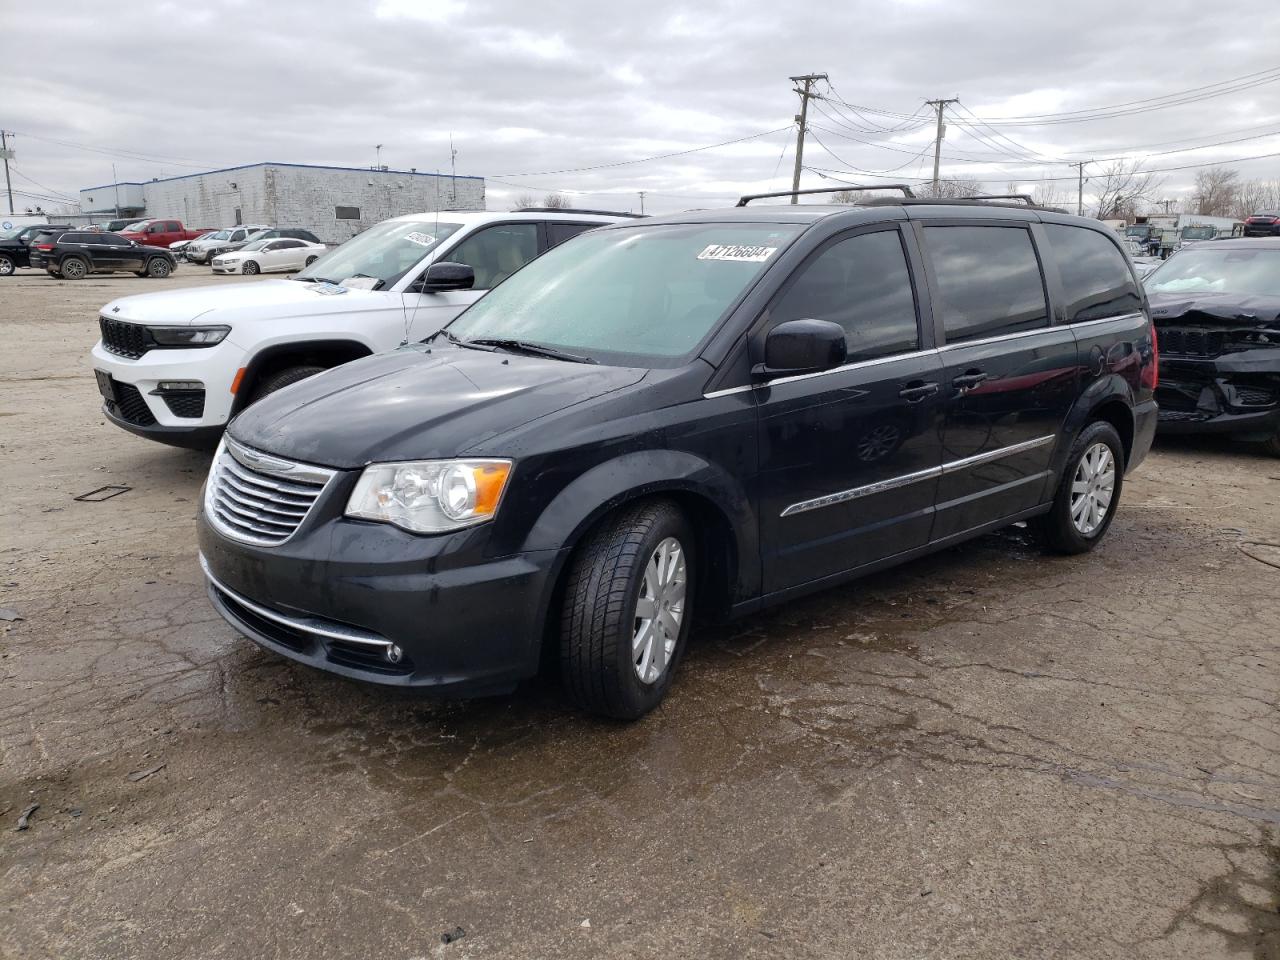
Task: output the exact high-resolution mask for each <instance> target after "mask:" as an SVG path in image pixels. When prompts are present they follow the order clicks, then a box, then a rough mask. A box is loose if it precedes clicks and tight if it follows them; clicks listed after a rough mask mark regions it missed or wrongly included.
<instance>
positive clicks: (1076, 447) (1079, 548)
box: [1031, 420, 1125, 554]
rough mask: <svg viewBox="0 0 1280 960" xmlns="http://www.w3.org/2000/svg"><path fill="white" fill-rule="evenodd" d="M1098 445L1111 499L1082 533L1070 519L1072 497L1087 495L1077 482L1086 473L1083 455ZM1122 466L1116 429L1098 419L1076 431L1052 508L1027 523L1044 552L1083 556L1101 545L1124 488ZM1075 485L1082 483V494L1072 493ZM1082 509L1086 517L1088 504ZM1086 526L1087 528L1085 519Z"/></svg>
mask: <svg viewBox="0 0 1280 960" xmlns="http://www.w3.org/2000/svg"><path fill="white" fill-rule="evenodd" d="M1098 444H1103V445H1105V446H1106V447H1107V448H1108V450H1109V451H1110V454H1111V467H1112V474H1113V475H1112V478H1111V483H1112V486H1111V499H1110V500H1109V501H1108V503H1107V505H1106V510H1105V512H1104V513H1103V514H1102V516H1101V521H1100V522H1099V523H1097V525H1096V526H1095V527H1093V528H1092V529H1088V530H1082V529H1081V528H1080V527H1078V526H1077V525H1076V522H1075V520H1073V519H1072V506H1073V504H1072V498H1073V496H1074V495H1076V494H1077V493H1079V494H1081V495H1082V496H1086V497H1087V496H1088V492H1089V489H1090V488H1089V481H1087V480H1082V479H1081V477H1082V476H1084V474H1083V473H1082V471H1086V470H1087V468H1086V467H1085V466H1084V465H1083V464H1082V461H1083V460H1084V459H1085V456H1086V454H1088V453H1090V452H1091V451H1093V450H1094V449H1095V447H1097V445H1098ZM1124 463H1125V458H1124V444H1123V443H1121V441H1120V434H1118V433H1116V428H1115V427H1113V426H1112V425H1111V424H1109V423H1106V422H1105V421H1102V420H1095V421H1094V422H1093V423H1091V424H1089V425H1088V426H1087V427H1085V428H1084V429H1083V430H1082V431H1080V435H1079V436H1078V437H1076V441H1075V443H1073V444H1072V445H1071V452H1070V453H1069V454H1068V456H1067V466H1066V468H1065V469H1064V470H1063V472H1062V478H1061V479H1060V480H1059V481H1058V490H1057V493H1055V494H1054V498H1053V507H1052V508H1051V509H1050V510H1049V512H1048V513H1046V514H1044V515H1043V516H1040V517H1036V518H1035V520H1033V521H1032V523H1031V527H1032V528H1033V529H1034V530H1035V532H1036V533H1037V534H1038V535H1039V537H1040V540H1041V542H1042V543H1043V544H1044V546H1045V547H1046V549H1048V550H1051V551H1053V552H1055V553H1068V554H1070V553H1087V552H1088V551H1090V550H1092V549H1093V548H1094V547H1096V546H1097V545H1098V543H1099V542H1101V540H1102V538H1103V537H1104V536H1105V535H1106V533H1107V530H1108V529H1109V528H1110V527H1111V521H1112V519H1114V517H1115V515H1116V508H1117V507H1118V506H1120V494H1121V491H1122V489H1123V487H1124ZM1078 474H1079V476H1078ZM1077 482H1081V483H1084V484H1085V490H1084V491H1083V493H1081V491H1076V490H1075V487H1076V484H1077ZM1077 505H1079V501H1077ZM1084 506H1085V511H1086V512H1085V516H1086V517H1087V510H1088V505H1087V504H1085V505H1084ZM1086 526H1088V521H1087V520H1086Z"/></svg>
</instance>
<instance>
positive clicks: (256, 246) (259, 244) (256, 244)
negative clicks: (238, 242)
mask: <svg viewBox="0 0 1280 960" xmlns="http://www.w3.org/2000/svg"><path fill="white" fill-rule="evenodd" d="M270 242H271V241H270V240H254V241H253V242H252V243H246V244H245V245H244V246H243V247H241V248H240V252H241V253H248V252H250V251H251V250H261V249H262V248H263V247H265V246H266V245H267V244H268V243H270Z"/></svg>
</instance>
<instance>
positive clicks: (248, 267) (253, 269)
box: [243, 260, 262, 277]
mask: <svg viewBox="0 0 1280 960" xmlns="http://www.w3.org/2000/svg"><path fill="white" fill-rule="evenodd" d="M261 272H262V271H261V270H260V269H259V268H258V264H257V261H254V260H246V261H245V262H244V268H243V273H244V275H245V276H246V277H253V276H257V275H258V274H259V273H261Z"/></svg>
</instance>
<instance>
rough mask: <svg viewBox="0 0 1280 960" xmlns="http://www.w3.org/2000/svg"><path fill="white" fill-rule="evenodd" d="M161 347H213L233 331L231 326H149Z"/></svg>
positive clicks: (155, 340) (153, 338)
mask: <svg viewBox="0 0 1280 960" xmlns="http://www.w3.org/2000/svg"><path fill="white" fill-rule="evenodd" d="M147 332H148V333H150V334H151V339H152V340H153V341H154V342H155V343H156V345H157V346H161V347H212V346H213V345H214V344H215V343H221V342H222V341H223V338H225V337H226V335H227V334H228V333H230V332H231V328H230V327H147Z"/></svg>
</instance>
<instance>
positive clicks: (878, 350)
mask: <svg viewBox="0 0 1280 960" xmlns="http://www.w3.org/2000/svg"><path fill="white" fill-rule="evenodd" d="M770 319H771V320H772V321H773V322H775V323H782V322H784V321H786V320H830V321H832V322H833V323H838V324H840V326H842V327H844V336H845V342H846V344H847V345H848V351H849V352H848V356H847V359H848V361H849V362H850V363H853V362H856V361H859V360H874V359H875V358H877V357H885V356H890V355H892V354H895V353H907V352H910V351H912V350H916V349H918V348H919V346H920V333H919V329H918V326H917V324H916V301H915V295H914V293H913V292H912V288H911V274H910V272H909V271H908V269H907V256H906V253H905V252H904V251H903V249H902V238H901V236H900V235H899V233H898V231H897V230H896V229H893V230H880V231H877V232H875V233H862V234H858V235H856V236H852V237H847V238H846V239H844V240H840V241H837V242H836V243H834V244H832V245H831V246H829V247H827V248H826V249H825V250H823V251H822V252H821V253H819V254H818V255H817V256H816V257H814V258H813V259H812V260H810V261H809V262H808V263H807V264H805V265H804V266H803V267H801V268H800V271H799V273H798V274H797V276H796V278H795V279H794V280H793V281H792V283H791V285H790V286H789V287H788V288H787V289H786V290H785V291H784V292H783V294H782V296H781V297H779V298H778V300H777V301H776V302H775V303H774V306H773V308H772V309H771V310H770Z"/></svg>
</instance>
